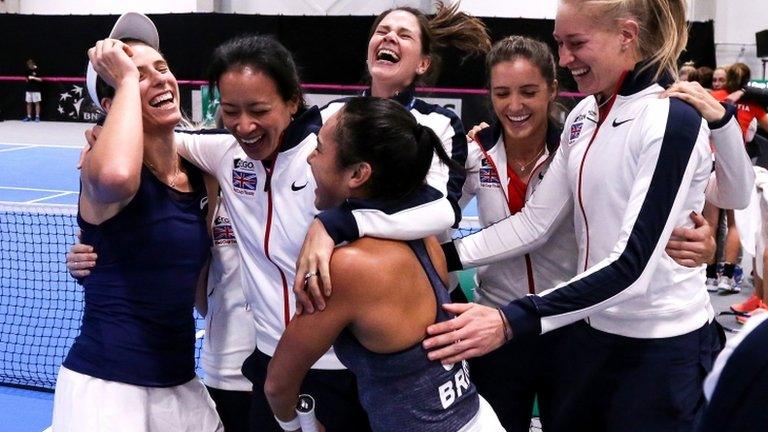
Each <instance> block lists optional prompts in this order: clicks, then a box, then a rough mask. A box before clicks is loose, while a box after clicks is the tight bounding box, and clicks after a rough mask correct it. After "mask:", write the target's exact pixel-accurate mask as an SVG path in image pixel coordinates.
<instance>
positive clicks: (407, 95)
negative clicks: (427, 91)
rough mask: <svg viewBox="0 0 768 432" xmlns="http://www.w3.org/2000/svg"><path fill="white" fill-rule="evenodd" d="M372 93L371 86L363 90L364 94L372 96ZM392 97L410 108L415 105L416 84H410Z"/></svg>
mask: <svg viewBox="0 0 768 432" xmlns="http://www.w3.org/2000/svg"><path fill="white" fill-rule="evenodd" d="M370 95H371V88H370V87H369V88H367V89H365V90H363V96H370ZM390 99H392V100H393V101H395V102H398V103H399V104H400V105H402V106H404V107H406V108H408V109H410V108H411V107H412V106H413V101H414V100H415V99H416V86H414V85H413V84H412V85H409V86H408V87H406V88H405V89H404V90H403V91H400V92H397V93H396V94H395V95H394V96H392V97H390Z"/></svg>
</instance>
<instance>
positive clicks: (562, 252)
mask: <svg viewBox="0 0 768 432" xmlns="http://www.w3.org/2000/svg"><path fill="white" fill-rule="evenodd" d="M559 141H560V129H558V128H557V126H555V125H554V124H552V123H550V124H549V125H548V128H547V138H546V152H545V154H543V155H542V156H541V157H540V158H539V160H538V161H537V162H536V164H535V166H534V168H533V170H532V174H531V177H530V181H529V182H528V188H527V189H526V196H525V199H526V201H528V200H529V199H530V197H531V195H532V194H533V193H534V191H535V190H536V188H537V187H538V186H539V183H541V181H542V179H543V178H544V176H545V175H546V173H547V168H548V167H549V163H550V162H551V161H552V157H553V156H554V154H555V152H556V151H557V147H558V145H559V144H560V142H559ZM506 167H507V154H506V150H505V147H504V136H503V133H502V129H501V127H500V126H499V125H498V122H496V124H494V126H492V127H489V128H486V129H484V130H482V131H480V132H478V133H477V134H476V135H475V140H474V141H470V142H469V144H468V154H467V163H466V169H467V180H466V181H465V182H464V189H463V190H462V195H461V201H460V203H461V204H462V207H463V206H464V205H466V203H468V202H469V201H470V200H471V199H472V198H477V210H478V219H479V221H480V224H481V225H482V226H484V227H487V226H490V225H493V224H494V223H496V222H498V221H500V220H502V219H504V218H506V217H508V216H510V215H511V213H510V210H509V205H508V203H507V200H508V198H507V196H508V189H509V188H508V180H509V178H508V175H507V169H506ZM564 219H565V221H567V222H566V223H562V224H560V226H558V227H557V228H555V231H554V232H553V233H552V235H551V236H550V237H549V239H548V240H547V241H546V242H545V243H543V244H542V245H541V247H539V248H538V249H536V250H533V251H531V252H530V253H527V254H525V255H524V256H515V257H509V258H507V259H504V260H501V261H497V262H493V263H491V264H487V265H484V266H481V267H478V269H477V276H476V279H477V289H476V293H475V301H476V302H477V303H480V304H483V305H486V306H492V307H501V306H503V305H506V304H507V303H509V302H510V301H512V300H514V299H516V298H520V297H523V296H525V295H526V294H534V293H537V292H540V291H542V290H544V289H549V288H552V287H553V286H555V285H557V284H559V283H561V282H564V281H565V280H567V279H568V278H570V277H572V276H573V275H575V274H576V273H577V272H576V258H577V257H576V250H577V247H576V238H575V237H574V233H573V225H572V224H571V223H568V222H570V221H571V220H573V216H572V214H571V215H568V216H566V217H565V218H564Z"/></svg>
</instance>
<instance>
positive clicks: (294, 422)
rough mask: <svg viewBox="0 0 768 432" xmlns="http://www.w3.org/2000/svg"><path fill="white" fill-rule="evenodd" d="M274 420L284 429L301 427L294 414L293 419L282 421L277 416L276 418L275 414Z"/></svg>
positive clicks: (292, 429)
mask: <svg viewBox="0 0 768 432" xmlns="http://www.w3.org/2000/svg"><path fill="white" fill-rule="evenodd" d="M275 421H276V422H277V424H279V425H280V427H281V428H283V430H284V431H296V430H299V429H301V422H299V416H296V417H294V418H293V420H291V421H287V422H284V421H282V420H280V419H279V418H277V416H275Z"/></svg>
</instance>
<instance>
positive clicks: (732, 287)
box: [717, 276, 741, 294]
mask: <svg viewBox="0 0 768 432" xmlns="http://www.w3.org/2000/svg"><path fill="white" fill-rule="evenodd" d="M717 290H718V291H723V292H724V293H726V294H733V293H737V292H741V287H740V286H739V285H736V282H735V281H734V280H733V278H730V277H728V276H720V279H719V280H718V281H717Z"/></svg>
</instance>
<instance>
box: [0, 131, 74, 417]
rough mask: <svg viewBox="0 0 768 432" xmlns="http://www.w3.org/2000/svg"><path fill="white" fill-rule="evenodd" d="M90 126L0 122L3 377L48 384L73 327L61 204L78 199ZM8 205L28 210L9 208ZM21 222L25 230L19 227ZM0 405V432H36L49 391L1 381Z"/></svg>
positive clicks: (69, 236)
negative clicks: (81, 156) (79, 167)
mask: <svg viewBox="0 0 768 432" xmlns="http://www.w3.org/2000/svg"><path fill="white" fill-rule="evenodd" d="M88 126H89V125H87V124H79V123H50V122H43V123H21V122H17V121H7V122H2V123H0V202H2V203H3V205H4V209H3V212H2V213H1V214H0V218H2V219H3V221H2V228H0V230H1V231H0V238H1V239H2V241H6V240H8V241H9V242H11V243H9V244H12V245H13V246H12V247H9V248H5V247H4V248H3V251H2V253H3V256H2V259H3V262H4V263H3V267H2V275H1V277H2V279H3V283H2V289H3V292H2V299H0V316H2V318H0V322H2V333H0V353H2V354H0V358H2V364H1V365H0V370H1V371H2V374H3V381H5V382H10V383H12V384H16V385H28V386H36V387H49V386H50V384H51V380H52V379H53V380H55V374H56V371H57V365H56V363H57V362H61V359H62V358H63V356H64V355H65V354H66V350H67V349H68V347H69V344H70V343H71V338H72V337H74V335H75V334H76V332H77V329H78V326H79V320H80V314H79V310H80V309H81V308H82V307H81V306H79V305H80V303H81V301H82V300H81V299H82V296H81V292H80V290H79V289H78V288H77V287H76V285H75V284H74V283H73V281H71V280H69V279H68V278H67V277H66V275H65V273H64V271H65V270H64V266H63V263H62V260H63V257H64V256H63V253H64V251H65V249H66V246H64V243H67V242H69V243H71V242H73V241H74V240H75V237H74V226H73V223H74V219H73V218H72V216H71V215H72V211H73V209H72V208H67V206H61V205H62V204H69V205H73V204H76V203H77V191H78V172H77V169H76V168H75V166H76V164H77V160H78V156H79V154H80V149H81V148H82V146H83V143H84V142H85V139H84V137H83V131H84V130H85V129H86V128H87V127H88ZM9 203H18V204H21V205H24V206H26V207H27V208H26V209H24V213H21V211H22V208H21V207H18V208H16V209H15V210H14V211H10V207H9ZM34 206H41V209H42V206H45V207H46V208H45V209H44V210H41V211H45V212H52V213H53V214H54V215H55V216H51V217H45V216H43V215H42V213H41V215H40V216H37V215H36V214H35V213H37V211H36V209H35V208H34ZM49 207H50V208H49ZM22 225H23V226H24V227H25V228H24V229H23V232H24V233H25V234H22V233H21V230H19V229H18V228H19V227H21V226H22ZM26 233H33V235H32V236H30V235H28V234H26ZM58 243H62V244H61V245H59V244H58ZM6 249H7V250H6ZM74 311H78V312H74ZM0 405H2V406H3V409H2V410H0V430H2V431H14V432H40V431H43V430H45V429H46V428H47V427H48V426H49V425H50V421H51V412H52V408H53V393H50V392H43V391H32V390H26V389H19V388H13V387H5V386H0Z"/></svg>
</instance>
